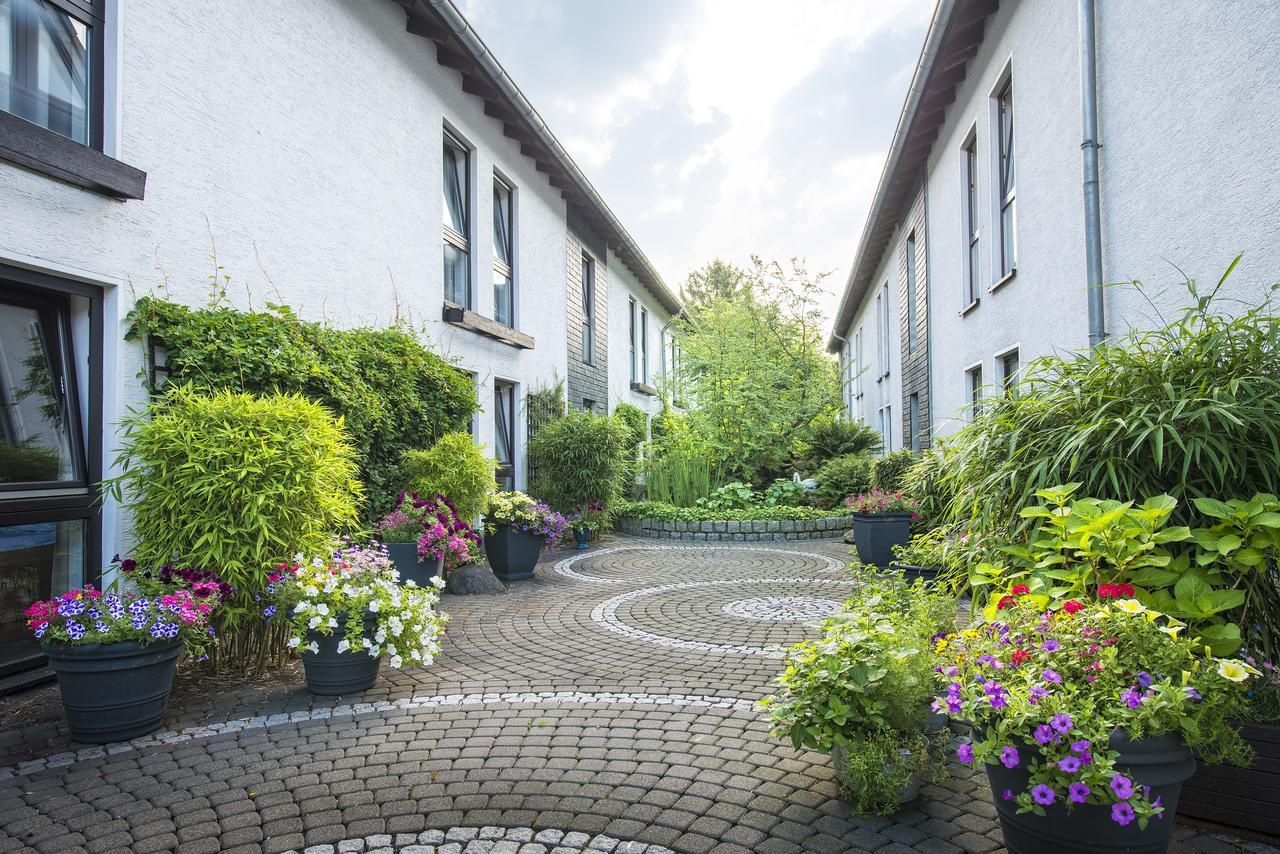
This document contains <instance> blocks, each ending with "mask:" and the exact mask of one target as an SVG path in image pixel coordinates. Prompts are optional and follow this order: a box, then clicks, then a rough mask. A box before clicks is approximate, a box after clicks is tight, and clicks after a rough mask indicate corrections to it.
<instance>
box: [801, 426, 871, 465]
mask: <svg viewBox="0 0 1280 854" xmlns="http://www.w3.org/2000/svg"><path fill="white" fill-rule="evenodd" d="M805 445H806V448H805V454H804V464H805V465H806V466H807V467H808V468H811V469H816V468H818V467H820V466H821V465H822V464H823V463H825V462H826V461H827V460H832V459H835V458H836V457H844V456H848V455H849V454H875V453H879V451H880V446H881V440H880V431H879V430H877V429H875V428H874V427H872V426H871V425H870V424H867V423H866V422H865V421H843V420H842V421H822V422H819V423H817V424H814V425H813V426H812V427H810V428H809V431H808V435H807V436H806V439H805Z"/></svg>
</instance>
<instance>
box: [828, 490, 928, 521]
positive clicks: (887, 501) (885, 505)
mask: <svg viewBox="0 0 1280 854" xmlns="http://www.w3.org/2000/svg"><path fill="white" fill-rule="evenodd" d="M844 506H845V507H848V508H849V510H850V511H852V512H854V513H910V514H912V516H914V515H915V512H916V502H915V499H914V498H911V497H910V496H907V495H904V494H903V493H901V492H888V491H887V490H883V489H879V488H877V487H872V489H871V491H870V492H863V493H859V494H858V495H850V496H849V497H848V498H846V499H845V500H844Z"/></svg>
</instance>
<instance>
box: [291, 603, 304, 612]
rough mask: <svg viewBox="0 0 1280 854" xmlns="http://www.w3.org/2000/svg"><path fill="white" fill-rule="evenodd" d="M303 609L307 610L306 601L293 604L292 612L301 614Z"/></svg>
mask: <svg viewBox="0 0 1280 854" xmlns="http://www.w3.org/2000/svg"><path fill="white" fill-rule="evenodd" d="M305 610H307V603H306V602H299V603H298V604H297V605H294V606H293V613H295V614H301V613H302V612H303V611H305Z"/></svg>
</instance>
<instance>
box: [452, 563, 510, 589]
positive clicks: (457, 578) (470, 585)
mask: <svg viewBox="0 0 1280 854" xmlns="http://www.w3.org/2000/svg"><path fill="white" fill-rule="evenodd" d="M444 589H445V591H446V592H449V593H454V594H457V595H459V596H472V595H477V594H486V593H506V592H507V588H506V587H504V586H503V584H502V582H501V581H499V580H498V576H496V575H494V574H493V570H492V569H490V568H489V567H488V566H487V565H485V564H483V563H473V564H469V565H467V566H460V567H458V568H457V569H455V570H454V571H453V572H452V573H450V575H449V581H448V583H447V584H446V585H445V588H444Z"/></svg>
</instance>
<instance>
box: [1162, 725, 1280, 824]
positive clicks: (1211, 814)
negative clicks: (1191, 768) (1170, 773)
mask: <svg viewBox="0 0 1280 854" xmlns="http://www.w3.org/2000/svg"><path fill="white" fill-rule="evenodd" d="M1240 734H1241V735H1242V736H1244V739H1245V741H1247V742H1249V746H1250V747H1252V748H1253V750H1254V753H1255V754H1256V756H1255V758H1254V760H1253V764H1252V765H1250V766H1249V767H1248V768H1236V767H1234V766H1231V765H1201V766H1200V770H1199V771H1197V772H1196V775H1195V776H1194V777H1192V778H1191V779H1190V780H1188V781H1187V785H1186V786H1184V787H1183V788H1182V814H1183V815H1189V816H1194V817H1195V818H1203V819H1208V820H1209V821H1215V822H1217V823H1218V824H1225V825H1228V826H1230V827H1240V828H1244V829H1246V830H1256V831H1258V832H1259V833H1269V834H1271V835H1273V836H1280V726H1275V725H1267V724H1243V725H1241V727H1240Z"/></svg>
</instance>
